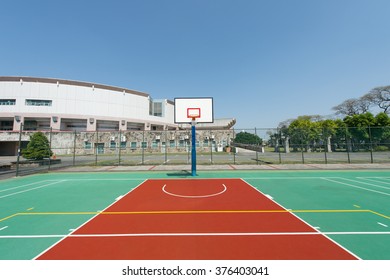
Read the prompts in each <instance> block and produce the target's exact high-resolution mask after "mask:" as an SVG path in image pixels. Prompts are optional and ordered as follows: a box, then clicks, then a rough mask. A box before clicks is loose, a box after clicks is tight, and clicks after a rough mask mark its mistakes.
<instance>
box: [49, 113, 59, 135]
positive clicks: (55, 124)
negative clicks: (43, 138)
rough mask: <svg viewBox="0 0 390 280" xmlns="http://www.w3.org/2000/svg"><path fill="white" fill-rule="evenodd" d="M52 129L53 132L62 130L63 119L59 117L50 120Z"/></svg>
mask: <svg viewBox="0 0 390 280" xmlns="http://www.w3.org/2000/svg"><path fill="white" fill-rule="evenodd" d="M50 127H51V128H52V129H53V130H57V131H59V130H61V118H60V117H58V116H52V117H51V119H50Z"/></svg>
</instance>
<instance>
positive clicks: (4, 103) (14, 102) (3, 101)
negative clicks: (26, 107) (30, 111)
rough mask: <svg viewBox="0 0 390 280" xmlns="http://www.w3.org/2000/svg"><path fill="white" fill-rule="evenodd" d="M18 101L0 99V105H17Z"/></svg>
mask: <svg viewBox="0 0 390 280" xmlns="http://www.w3.org/2000/svg"><path fill="white" fill-rule="evenodd" d="M15 104H16V99H0V105H15Z"/></svg>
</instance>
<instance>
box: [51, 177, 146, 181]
mask: <svg viewBox="0 0 390 280" xmlns="http://www.w3.org/2000/svg"><path fill="white" fill-rule="evenodd" d="M144 180H145V178H112V179H103V178H102V179H96V178H90V179H85V178H83V179H82V178H80V179H72V178H70V179H66V180H64V181H144ZM45 181H47V182H57V181H58V180H45Z"/></svg>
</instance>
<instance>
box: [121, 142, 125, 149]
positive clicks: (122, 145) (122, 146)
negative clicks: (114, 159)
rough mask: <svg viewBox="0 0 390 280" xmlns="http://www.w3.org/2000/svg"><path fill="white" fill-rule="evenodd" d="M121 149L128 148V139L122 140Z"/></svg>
mask: <svg viewBox="0 0 390 280" xmlns="http://www.w3.org/2000/svg"><path fill="white" fill-rule="evenodd" d="M121 149H126V141H122V142H121Z"/></svg>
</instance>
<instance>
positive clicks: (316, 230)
mask: <svg viewBox="0 0 390 280" xmlns="http://www.w3.org/2000/svg"><path fill="white" fill-rule="evenodd" d="M241 180H242V181H243V182H245V183H246V184H248V185H249V186H250V187H252V188H253V189H255V190H256V191H258V192H259V193H260V194H261V195H263V196H265V197H267V196H266V195H265V194H264V193H263V192H262V191H260V190H259V189H258V188H256V187H255V186H253V185H252V184H250V183H248V182H246V181H245V180H244V179H241ZM267 199H269V200H271V201H272V202H273V203H275V204H277V205H279V207H281V208H283V209H285V210H286V211H287V209H286V208H285V207H284V206H283V205H281V204H279V203H278V202H276V201H275V200H273V199H270V198H269V197H267ZM291 215H293V216H294V217H295V218H297V219H298V220H300V221H301V222H303V223H304V224H306V225H307V226H308V227H310V228H311V229H312V230H313V231H315V232H318V233H320V234H322V236H324V237H325V238H326V239H328V240H329V241H330V242H332V243H333V244H335V245H336V246H338V247H340V248H341V249H343V250H344V251H345V252H348V253H349V254H350V255H351V256H354V257H355V258H357V259H358V260H361V258H360V257H359V256H358V255H356V254H354V253H353V252H351V251H350V250H348V249H347V248H345V247H344V246H342V245H341V244H339V243H338V242H336V241H335V240H333V239H331V238H330V237H329V236H327V235H325V234H323V233H322V232H320V231H319V230H318V229H317V228H315V227H313V226H312V225H311V224H309V223H308V222H306V221H305V220H303V219H302V218H300V217H298V216H297V215H295V214H294V213H291Z"/></svg>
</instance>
